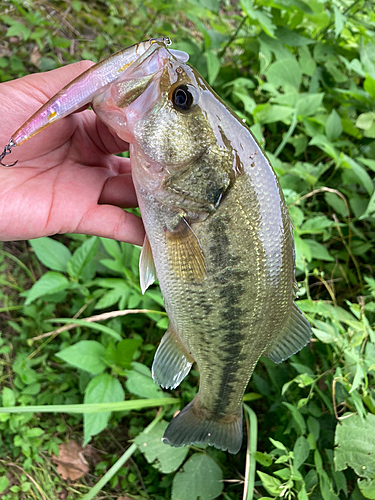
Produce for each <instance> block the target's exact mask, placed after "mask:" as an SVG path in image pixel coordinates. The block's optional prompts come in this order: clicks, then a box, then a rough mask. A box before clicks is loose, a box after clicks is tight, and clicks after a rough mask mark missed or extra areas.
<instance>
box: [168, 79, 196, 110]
mask: <svg viewBox="0 0 375 500" xmlns="http://www.w3.org/2000/svg"><path fill="white" fill-rule="evenodd" d="M172 102H173V105H174V107H175V108H176V109H178V110H180V111H187V110H188V109H190V108H191V107H192V105H193V104H194V97H193V94H192V93H191V92H190V90H189V89H188V87H187V85H180V86H179V87H176V88H175V89H174V91H173V95H172Z"/></svg>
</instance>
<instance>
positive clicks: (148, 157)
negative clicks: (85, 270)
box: [93, 47, 311, 453]
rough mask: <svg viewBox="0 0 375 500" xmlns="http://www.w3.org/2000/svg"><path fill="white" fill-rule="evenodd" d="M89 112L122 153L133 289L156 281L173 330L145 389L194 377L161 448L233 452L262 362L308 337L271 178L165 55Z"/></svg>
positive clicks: (228, 115)
mask: <svg viewBox="0 0 375 500" xmlns="http://www.w3.org/2000/svg"><path fill="white" fill-rule="evenodd" d="M141 87H142V89H143V91H142V93H140V88H141ZM93 109H94V111H95V112H96V113H97V115H98V116H99V117H100V119H101V120H103V121H104V122H105V123H106V124H107V125H108V126H109V127H110V128H111V129H112V130H113V131H114V132H115V133H116V134H117V135H118V136H119V137H120V138H121V139H123V140H125V141H127V142H129V143H130V157H131V164H132V171H133V179H134V185H135V188H136V192H137V196H138V201H139V206H140V209H141V213H142V218H143V222H144V225H145V229H146V233H147V237H146V240H145V243H144V246H143V250H142V255H141V263H140V272H141V283H142V287H143V289H145V288H147V286H148V285H149V284H150V283H152V282H153V280H154V279H155V276H157V278H158V280H159V283H160V288H161V291H162V294H163V297H164V301H165V308H166V311H167V313H168V316H169V320H170V323H169V328H168V330H167V332H166V334H165V336H164V337H163V339H162V341H161V343H160V346H159V348H158V350H157V352H156V355H155V359H154V363H153V368H152V372H153V377H154V380H155V381H156V382H157V383H158V384H159V385H160V386H162V387H164V388H175V387H177V386H178V385H179V384H180V382H181V381H182V380H183V378H184V377H185V376H186V375H187V374H188V372H189V370H190V368H191V366H192V364H193V362H194V361H195V362H196V363H197V366H198V370H199V373H200V383H199V391H198V394H197V395H196V397H195V398H194V400H193V401H192V402H191V403H190V404H188V405H187V406H186V407H185V408H184V409H183V410H182V411H181V412H180V413H179V414H178V415H177V416H176V417H175V418H173V419H172V421H171V422H170V424H169V426H168V428H167V429H166V432H165V435H164V438H163V440H164V442H166V443H168V444H170V445H172V446H181V445H186V444H190V443H207V442H208V443H209V444H210V445H213V446H215V447H217V448H219V449H222V450H228V451H229V452H230V453H237V452H238V451H239V449H240V447H241V443H242V396H243V394H244V391H245V389H246V386H247V384H248V382H249V379H250V377H251V374H252V373H253V370H254V368H255V366H256V364H257V361H258V360H259V358H260V356H262V355H266V356H268V357H269V358H270V359H272V360H273V361H275V362H276V363H280V362H281V361H283V360H284V359H286V358H288V357H289V356H291V355H292V354H294V353H296V352H297V351H299V350H300V349H301V348H302V347H303V346H305V345H306V344H307V343H308V341H309V340H310V338H311V329H310V325H309V323H308V322H307V320H306V319H305V318H304V317H303V315H302V313H301V312H300V310H299V309H298V307H297V306H296V305H295V303H294V301H293V286H294V281H295V278H294V243H293V237H292V224H291V220H290V217H289V214H288V210H287V207H286V204H285V201H284V197H283V194H282V192H281V189H280V186H279V183H278V181H277V178H276V176H275V173H274V171H273V170H272V167H271V165H270V163H269V161H268V160H267V158H266V157H265V156H264V154H263V153H262V151H261V149H260V147H259V145H258V144H257V142H256V141H255V139H254V138H253V136H252V134H251V133H250V131H249V129H248V128H247V127H246V126H245V125H244V124H243V123H242V122H241V121H240V120H239V119H238V118H237V117H236V115H235V114H234V113H233V112H232V111H231V110H230V109H229V108H228V107H227V106H226V105H225V103H224V102H223V101H222V100H221V99H220V98H219V97H218V96H217V95H216V94H215V93H214V91H213V90H212V89H211V88H210V87H209V85H208V84H207V83H206V82H205V81H204V79H203V78H202V77H201V75H200V74H199V73H197V71H196V70H195V69H194V68H192V67H191V66H189V65H188V64H186V63H183V62H181V61H179V60H177V59H176V58H175V57H174V56H173V55H172V54H171V53H170V52H169V51H168V49H167V48H165V47H159V48H158V49H157V51H156V52H154V53H153V54H151V55H150V57H148V58H146V59H145V60H144V61H143V62H142V63H140V64H137V63H135V64H134V68H133V70H130V72H129V73H128V74H127V77H126V81H124V82H118V83H115V84H114V85H112V86H111V87H110V88H109V89H108V90H107V91H106V92H105V93H103V94H101V95H99V96H97V97H95V99H94V101H93ZM154 265H155V268H156V275H155V270H154V267H153V266H154Z"/></svg>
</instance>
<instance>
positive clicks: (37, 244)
mask: <svg viewBox="0 0 375 500" xmlns="http://www.w3.org/2000/svg"><path fill="white" fill-rule="evenodd" d="M30 245H31V246H32V248H33V250H34V252H35V254H36V256H37V257H38V259H39V260H40V262H41V263H42V264H43V265H45V266H46V267H48V269H52V270H53V271H62V272H64V273H65V272H66V267H67V264H68V260H69V259H70V258H71V256H72V254H71V253H70V250H69V248H67V247H66V246H65V245H63V244H62V243H60V241H56V240H54V239H52V238H48V237H45V238H37V239H35V240H30Z"/></svg>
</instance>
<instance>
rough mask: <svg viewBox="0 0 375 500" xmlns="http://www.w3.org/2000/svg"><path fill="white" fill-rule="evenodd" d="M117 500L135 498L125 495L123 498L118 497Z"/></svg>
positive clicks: (131, 499)
mask: <svg viewBox="0 0 375 500" xmlns="http://www.w3.org/2000/svg"><path fill="white" fill-rule="evenodd" d="M117 500H133V498H132V497H130V496H129V495H123V496H121V497H118V499H117Z"/></svg>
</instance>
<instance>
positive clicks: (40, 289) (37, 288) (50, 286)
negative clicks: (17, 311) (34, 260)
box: [22, 271, 70, 306]
mask: <svg viewBox="0 0 375 500" xmlns="http://www.w3.org/2000/svg"><path fill="white" fill-rule="evenodd" d="M69 285H70V283H69V280H68V279H67V278H66V277H65V276H64V275H63V274H60V273H56V272H55V271H48V272H47V273H46V274H43V276H42V277H41V278H40V279H39V280H38V281H37V282H36V283H34V285H33V286H32V287H31V288H30V290H28V291H27V292H24V293H23V294H22V295H26V296H27V297H26V301H25V306H28V305H29V304H31V302H33V301H34V300H36V299H38V298H39V297H44V296H45V295H52V294H54V293H58V292H61V291H63V290H65V289H66V288H68V287H69Z"/></svg>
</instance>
